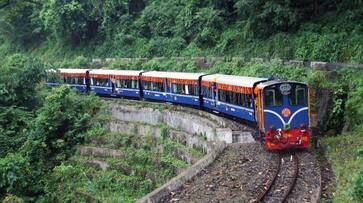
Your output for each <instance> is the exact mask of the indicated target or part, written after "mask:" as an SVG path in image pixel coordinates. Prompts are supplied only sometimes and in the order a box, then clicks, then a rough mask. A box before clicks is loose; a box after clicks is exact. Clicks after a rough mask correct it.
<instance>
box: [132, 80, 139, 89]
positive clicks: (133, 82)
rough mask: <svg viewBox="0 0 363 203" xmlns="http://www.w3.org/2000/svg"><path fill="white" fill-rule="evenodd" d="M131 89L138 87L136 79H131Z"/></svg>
mask: <svg viewBox="0 0 363 203" xmlns="http://www.w3.org/2000/svg"><path fill="white" fill-rule="evenodd" d="M130 88H131V89H138V88H139V83H138V81H137V80H131V87H130Z"/></svg>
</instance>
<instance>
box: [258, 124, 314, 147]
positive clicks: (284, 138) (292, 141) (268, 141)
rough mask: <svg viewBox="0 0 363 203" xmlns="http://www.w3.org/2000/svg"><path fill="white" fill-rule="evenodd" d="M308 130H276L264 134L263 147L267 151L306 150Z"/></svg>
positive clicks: (308, 140)
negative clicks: (264, 146)
mask: <svg viewBox="0 0 363 203" xmlns="http://www.w3.org/2000/svg"><path fill="white" fill-rule="evenodd" d="M309 137H310V136H309V130H308V129H305V128H300V129H297V128H295V129H290V130H276V129H269V130H268V131H266V133H265V145H266V148H267V149H268V150H286V149H307V148H309V143H310V139H309Z"/></svg>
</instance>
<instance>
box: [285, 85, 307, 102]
mask: <svg viewBox="0 0 363 203" xmlns="http://www.w3.org/2000/svg"><path fill="white" fill-rule="evenodd" d="M289 103H290V105H306V88H305V86H303V85H296V86H295V88H293V89H292V90H291V92H290V94H289Z"/></svg>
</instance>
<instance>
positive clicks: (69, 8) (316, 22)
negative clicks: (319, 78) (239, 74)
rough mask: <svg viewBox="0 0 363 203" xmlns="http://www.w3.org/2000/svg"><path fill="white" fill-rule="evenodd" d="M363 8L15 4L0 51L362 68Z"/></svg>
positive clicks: (254, 1) (121, 0) (233, 1)
mask: <svg viewBox="0 0 363 203" xmlns="http://www.w3.org/2000/svg"><path fill="white" fill-rule="evenodd" d="M2 1H3V2H5V0H2ZM362 5H363V4H362V1H361V0H355V1H350V0H319V1H318V0H308V1H306V0H298V1H292V0H286V1H277V0H269V1H263V0H229V1H216V0H209V1H201V0H189V1H180V0H177V1H170V0H169V1H168V0H162V1H155V0H150V1H144V0H116V1H115V0H106V1H97V0H92V1H78V0H45V1H38V0H34V1H20V0H10V4H9V5H7V6H5V7H2V9H1V14H0V41H1V42H3V43H2V44H3V45H2V46H0V50H1V53H3V54H4V53H5V54H6V53H9V52H14V51H24V52H27V53H31V54H33V55H38V56H41V57H43V58H45V59H47V60H50V59H59V58H63V57H64V56H66V57H69V58H73V56H74V55H81V54H83V55H86V56H91V57H115V56H121V57H140V56H142V57H152V56H180V55H186V56H196V55H202V56H205V55H217V56H218V55H219V56H225V55H238V56H244V57H266V58H271V57H279V58H296V59H304V60H322V61H351V62H363V52H362V50H363V49H362V47H363V41H362V36H363V29H362V28H363V24H362V21H361V17H362V15H363V12H362V11H363V9H362ZM337 16H339V18H337Z"/></svg>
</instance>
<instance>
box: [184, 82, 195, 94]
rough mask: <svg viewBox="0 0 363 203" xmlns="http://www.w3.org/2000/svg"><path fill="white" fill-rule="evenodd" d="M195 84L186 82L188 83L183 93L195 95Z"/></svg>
mask: <svg viewBox="0 0 363 203" xmlns="http://www.w3.org/2000/svg"><path fill="white" fill-rule="evenodd" d="M196 92H197V91H196V86H195V85H191V84H188V85H185V94H188V95H196Z"/></svg>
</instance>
